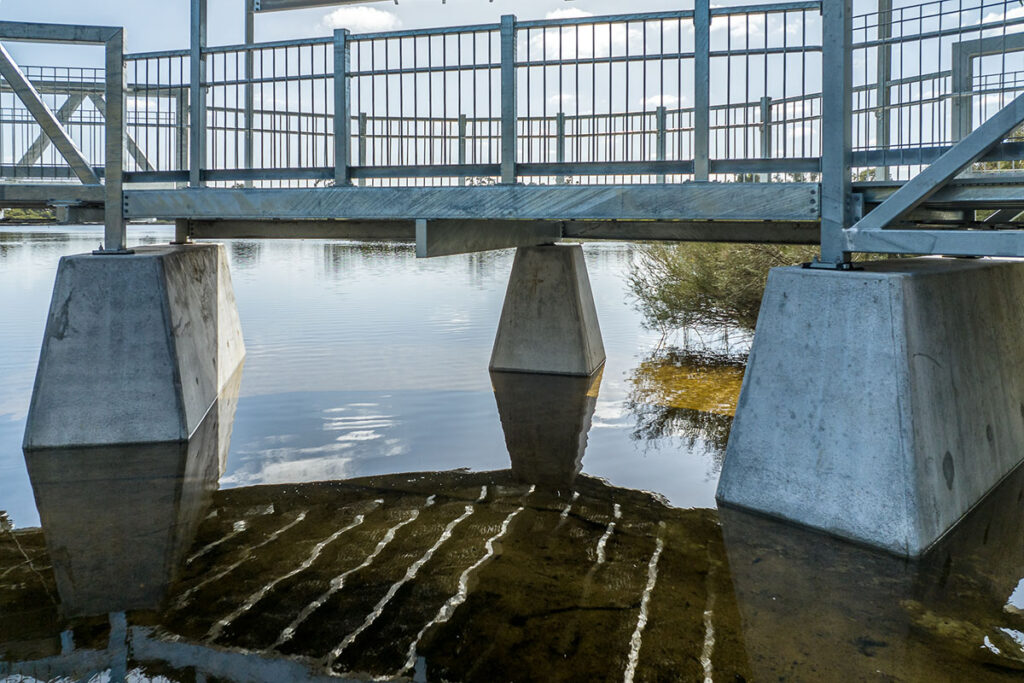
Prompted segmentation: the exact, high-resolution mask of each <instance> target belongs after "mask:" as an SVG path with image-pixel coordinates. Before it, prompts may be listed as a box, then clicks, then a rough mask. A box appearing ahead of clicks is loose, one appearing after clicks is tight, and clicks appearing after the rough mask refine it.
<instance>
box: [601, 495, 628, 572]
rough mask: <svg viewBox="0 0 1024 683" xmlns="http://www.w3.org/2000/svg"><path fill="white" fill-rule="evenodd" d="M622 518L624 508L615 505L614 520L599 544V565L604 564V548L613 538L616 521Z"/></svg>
mask: <svg viewBox="0 0 1024 683" xmlns="http://www.w3.org/2000/svg"><path fill="white" fill-rule="evenodd" d="M621 518H622V508H620V507H619V504H618V503H616V504H615V513H614V519H613V520H612V521H611V522H610V523H609V524H608V528H607V529H605V530H604V535H603V536H601V540H599V541H598V542H597V563H598V564H604V560H605V556H604V547H605V546H606V545H607V544H608V539H609V538H611V537H612V532H613V531H615V520H617V519H621Z"/></svg>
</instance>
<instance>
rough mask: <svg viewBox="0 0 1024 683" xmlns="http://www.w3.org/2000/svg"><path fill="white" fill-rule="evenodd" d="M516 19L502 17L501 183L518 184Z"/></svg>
mask: <svg viewBox="0 0 1024 683" xmlns="http://www.w3.org/2000/svg"><path fill="white" fill-rule="evenodd" d="M516 107H517V102H516V18H515V15H512V14H506V15H504V16H502V17H501V182H502V183H504V184H513V183H515V182H516V127H517V125H518V120H517V111H516Z"/></svg>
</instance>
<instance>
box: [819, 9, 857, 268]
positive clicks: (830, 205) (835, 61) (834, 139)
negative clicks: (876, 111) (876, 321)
mask: <svg viewBox="0 0 1024 683" xmlns="http://www.w3.org/2000/svg"><path fill="white" fill-rule="evenodd" d="M851 5H852V2H851V0H829V1H828V2H825V3H823V5H822V44H823V48H822V50H823V54H822V74H824V77H823V78H822V91H821V263H822V264H823V265H828V266H836V267H840V266H842V265H843V264H845V263H848V262H849V260H850V254H849V252H845V251H844V250H843V247H844V240H843V230H845V229H846V228H847V227H849V225H850V211H849V205H848V202H849V198H850V159H851V149H852V146H853V44H852V31H851V29H852V23H851V16H852V6H851Z"/></svg>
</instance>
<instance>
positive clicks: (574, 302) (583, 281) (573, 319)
mask: <svg viewBox="0 0 1024 683" xmlns="http://www.w3.org/2000/svg"><path fill="white" fill-rule="evenodd" d="M604 361H605V353H604V342H602V340H601V328H600V326H599V325H598V322H597V309H596V308H595V306H594V295H593V293H592V292H591V290H590V280H589V278H588V277H587V266H586V263H585V262H584V260H583V248H582V247H581V246H580V245H578V244H574V245H546V246H540V247H520V248H519V249H517V250H516V258H515V262H514V264H513V265H512V275H511V276H510V278H509V283H508V290H507V292H506V293H505V305H504V307H503V308H502V311H501V322H500V323H499V324H498V334H497V337H496V338H495V340H494V351H493V353H492V354H491V366H490V367H491V370H497V371H505V372H532V373H544V374H554V375H580V376H587V377H589V376H590V375H592V374H594V372H595V371H596V370H597V369H598V368H600V367H601V366H602V365H603V364H604Z"/></svg>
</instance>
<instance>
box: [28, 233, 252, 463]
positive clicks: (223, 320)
mask: <svg viewBox="0 0 1024 683" xmlns="http://www.w3.org/2000/svg"><path fill="white" fill-rule="evenodd" d="M244 356H245V345H244V343H243V341H242V333H241V326H240V324H239V320H238V312H237V310H236V307H235V297H234V292H233V290H232V287H231V275H230V273H229V271H228V264H227V258H226V256H225V254H224V248H223V247H222V246H221V245H215V244H196V245H188V246H160V247H142V248H138V249H136V250H135V253H134V254H132V255H126V256H96V255H91V254H82V255H77V256H68V257H65V258H63V259H61V262H60V266H59V268H58V271H57V281H56V284H55V285H54V291H53V298H52V300H51V302H50V312H49V318H48V320H47V323H46V332H45V335H44V338H43V347H42V352H41V354H40V358H39V368H38V370H37V373H36V382H35V388H34V390H33V392H32V402H31V405H30V408H29V414H28V424H27V427H26V430H25V441H24V447H25V448H26V449H40V448H62V447H72V446H74V447H81V446H93V445H107V444H130V443H153V442H163V441H185V440H187V439H188V438H189V436H191V435H192V433H193V432H194V431H195V430H196V428H197V427H198V426H199V424H200V423H201V422H202V420H203V418H204V417H205V416H206V413H207V412H208V411H209V409H210V407H211V406H212V405H213V404H214V402H215V401H216V400H217V396H218V395H219V394H220V393H221V391H222V390H223V389H224V387H225V386H226V384H227V383H228V380H229V379H230V378H231V377H232V375H233V374H234V373H235V370H236V369H237V368H238V367H239V365H240V364H241V362H242V360H243V358H244Z"/></svg>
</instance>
